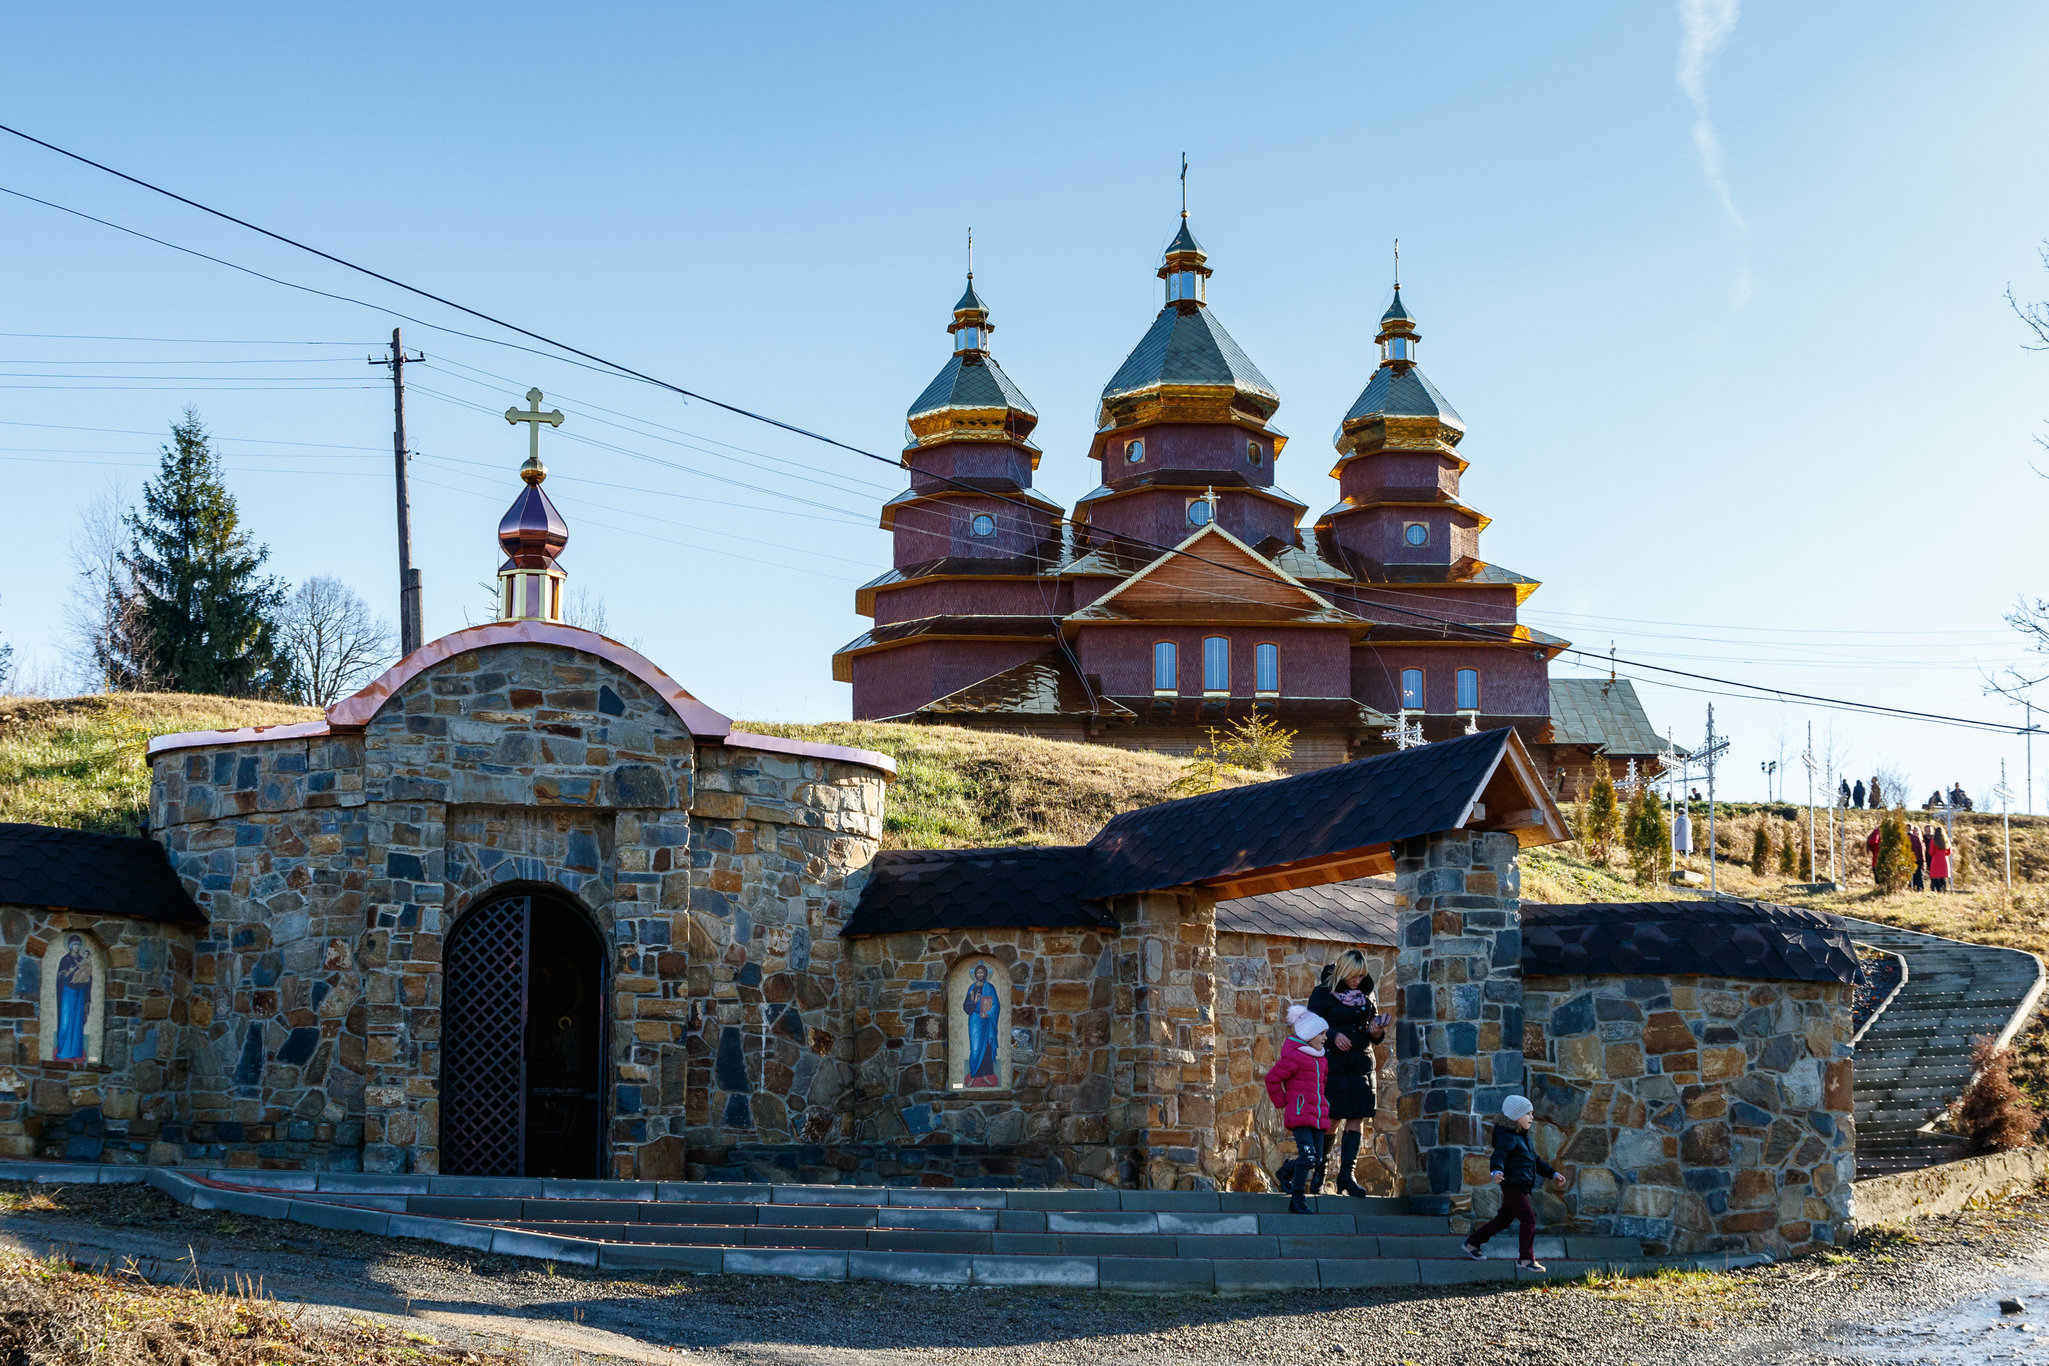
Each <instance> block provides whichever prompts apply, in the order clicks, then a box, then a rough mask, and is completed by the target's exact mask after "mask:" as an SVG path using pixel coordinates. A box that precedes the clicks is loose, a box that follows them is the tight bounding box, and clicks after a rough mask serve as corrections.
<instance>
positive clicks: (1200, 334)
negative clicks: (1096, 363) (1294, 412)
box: [1103, 304, 1281, 407]
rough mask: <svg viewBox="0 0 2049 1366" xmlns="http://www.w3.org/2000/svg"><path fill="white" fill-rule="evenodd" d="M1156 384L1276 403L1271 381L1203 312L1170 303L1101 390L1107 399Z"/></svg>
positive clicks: (1220, 325) (1210, 317)
mask: <svg viewBox="0 0 2049 1366" xmlns="http://www.w3.org/2000/svg"><path fill="white" fill-rule="evenodd" d="M1159 384H1203V385H1218V386H1222V385H1229V386H1230V387H1232V388H1234V389H1237V390H1238V391H1239V392H1240V393H1247V394H1254V395H1257V396H1259V397H1261V398H1264V399H1266V400H1267V401H1268V402H1269V403H1270V404H1272V405H1273V406H1274V407H1278V406H1280V401H1281V396H1280V395H1279V394H1278V393H1276V392H1275V390H1274V386H1273V381H1272V380H1270V379H1268V378H1267V377H1266V376H1265V375H1263V374H1261V373H1260V370H1259V367H1258V366H1256V365H1254V364H1253V363H1252V358H1251V357H1249V356H1247V355H1246V354H1245V352H1244V351H1243V350H1242V349H1240V347H1239V345H1238V343H1237V342H1236V341H1234V340H1232V338H1231V334H1230V333H1228V332H1226V331H1225V330H1224V325H1223V324H1222V323H1220V322H1218V321H1217V319H1216V315H1215V314H1214V313H1212V312H1211V311H1210V310H1209V309H1208V308H1190V309H1186V310H1183V309H1180V308H1176V307H1175V306H1173V305H1172V304H1169V305H1168V306H1167V307H1165V308H1163V309H1161V310H1160V314H1159V316H1158V317H1156V318H1154V319H1153V325H1152V326H1151V327H1150V328H1148V329H1146V334H1145V335H1144V336H1143V337H1141V338H1139V341H1138V345H1137V346H1135V347H1133V348H1132V349H1131V354H1130V355H1128V356H1126V357H1125V358H1124V364H1122V365H1120V366H1118V367H1117V373H1116V374H1114V375H1112V376H1110V382H1109V383H1108V384H1106V385H1104V386H1103V398H1104V399H1105V400H1106V401H1107V400H1109V399H1112V398H1116V397H1117V396H1118V395H1120V394H1132V393H1137V392H1139V391H1140V390H1143V389H1150V388H1152V387H1153V386H1154V385H1159Z"/></svg>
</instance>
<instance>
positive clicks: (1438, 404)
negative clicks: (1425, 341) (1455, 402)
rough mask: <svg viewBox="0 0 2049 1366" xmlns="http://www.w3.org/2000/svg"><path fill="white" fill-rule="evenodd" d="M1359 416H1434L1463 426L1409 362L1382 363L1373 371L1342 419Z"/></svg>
mask: <svg viewBox="0 0 2049 1366" xmlns="http://www.w3.org/2000/svg"><path fill="white" fill-rule="evenodd" d="M1362 417H1434V418H1436V419H1437V420H1438V421H1440V422H1444V423H1448V424H1450V425H1451V426H1454V427H1457V428H1460V429H1461V430H1463V429H1464V427H1465V425H1466V422H1465V419H1464V418H1462V417H1460V416H1459V415H1458V409H1456V408H1454V407H1452V406H1451V400H1450V399H1448V398H1446V397H1445V396H1444V395H1443V394H1442V393H1440V392H1439V391H1438V388H1437V386H1436V385H1434V384H1432V383H1431V382H1430V381H1429V380H1427V379H1425V378H1424V377H1423V372H1422V371H1421V370H1418V369H1417V368H1416V367H1415V366H1413V365H1383V366H1381V367H1380V368H1379V369H1378V370H1375V371H1374V372H1373V378H1371V379H1369V380H1367V381H1366V387H1365V388H1364V389H1361V390H1360V391H1359V397H1358V398H1357V399H1355V400H1353V402H1352V406H1351V408H1350V410H1349V411H1347V412H1346V413H1345V418H1344V420H1345V421H1346V422H1351V421H1353V420H1355V419H1357V418H1362Z"/></svg>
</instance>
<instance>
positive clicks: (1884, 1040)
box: [1848, 920, 2043, 1177]
mask: <svg viewBox="0 0 2049 1366" xmlns="http://www.w3.org/2000/svg"><path fill="white" fill-rule="evenodd" d="M1848 924H1849V926H1850V933H1851V935H1852V936H1853V937H1854V938H1855V939H1856V940H1857V941H1858V942H1859V943H1864V944H1870V945H1871V946H1873V947H1874V948H1879V949H1883V950H1885V951H1886V952H1888V953H1896V954H1898V955H1899V956H1900V957H1901V958H1903V959H1904V960H1905V961H1906V965H1907V976H1906V981H1905V982H1904V983H1902V984H1901V987H1900V990H1899V994H1898V995H1896V996H1894V997H1893V999H1892V1004H1890V1005H1888V1006H1887V1007H1886V1008H1885V1009H1884V1010H1883V1011H1882V1012H1880V1014H1879V1015H1878V1017H1877V1018H1876V1019H1874V1020H1873V1021H1872V1022H1871V1025H1870V1028H1869V1029H1868V1030H1867V1031H1866V1032H1865V1034H1864V1037H1863V1038H1861V1039H1859V1040H1858V1041H1857V1052H1856V1068H1855V1076H1856V1082H1855V1090H1854V1092H1853V1095H1852V1104H1853V1107H1854V1109H1855V1113H1856V1116H1857V1175H1858V1176H1860V1177H1864V1176H1883V1175H1885V1174H1887V1173H1889V1172H1898V1171H1907V1170H1911V1169H1913V1168H1916V1167H1925V1166H1928V1165H1930V1164H1932V1163H1936V1162H1943V1161H1947V1160H1949V1159H1950V1158H1953V1157H1959V1156H1962V1155H1963V1149H1962V1145H1961V1144H1960V1143H1959V1142H1958V1141H1956V1140H1954V1139H1951V1138H1948V1137H1946V1136H1944V1135H1940V1134H1929V1133H1923V1132H1921V1128H1922V1126H1923V1125H1925V1124H1927V1123H1928V1121H1929V1120H1931V1119H1933V1118H1935V1116H1937V1115H1938V1114H1940V1113H1941V1112H1942V1111H1943V1110H1944V1109H1946V1108H1947V1107H1948V1106H1949V1105H1950V1103H1951V1102H1953V1101H1954V1100H1956V1098H1957V1097H1958V1096H1960V1095H1962V1094H1963V1091H1964V1088H1965V1087H1966V1086H1968V1085H1969V1084H1970V1080H1971V1041H1972V1040H1973V1039H1975V1038H1977V1037H1978V1036H1980V1035H1986V1036H1990V1037H1992V1038H1995V1039H1998V1038H2011V1037H2012V1035H2013V1034H2015V1033H2017V1032H2018V1031H2019V1030H2020V1028H2021V1027H2022V1026H2023V1025H2025V1024H2026V1023H2027V1020H2028V1018H2029V1017H2030V1016H2031V1015H2032V1014H2033V1013H2034V1010H2035V1007H2036V1005H2037V1004H2038V1002H2039V999H2040V997H2041V994H2042V981H2043V974H2042V965H2041V963H2040V962H2038V961H2037V960H2036V958H2035V957H2034V955H2033V954H2028V953H2023V952H2021V951H2019V950H2017V949H2001V948H1994V947H1991V946H1989V945H1985V944H1966V943H1961V942H1959V941H1957V940H1954V939H1943V938H1939V937H1938V936H1936V935H1932V934H1918V933H1916V932H1914V931H1912V930H1901V929H1895V928H1893V927H1892V926H1890V925H1879V924H1875V923H1873V922H1871V921H1867V920H1850V921H1848Z"/></svg>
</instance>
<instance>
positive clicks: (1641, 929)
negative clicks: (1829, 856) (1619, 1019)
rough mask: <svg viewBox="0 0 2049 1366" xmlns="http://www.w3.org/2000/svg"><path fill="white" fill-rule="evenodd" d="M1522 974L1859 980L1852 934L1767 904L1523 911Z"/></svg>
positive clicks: (1636, 904)
mask: <svg viewBox="0 0 2049 1366" xmlns="http://www.w3.org/2000/svg"><path fill="white" fill-rule="evenodd" d="M1522 930H1523V958H1522V966H1523V972H1524V973H1525V974H1526V975H1529V976H1544V977H1587V976H1608V977H1665V976H1675V975H1676V976H1700V977H1747V978H1752V979H1758V980H1764V981H1783V982H1842V983H1850V982H1854V981H1856V980H1857V975H1858V966H1857V953H1856V950H1855V949H1854V948H1853V947H1852V946H1851V943H1850V930H1849V926H1847V925H1846V924H1844V923H1843V920H1842V918H1841V917H1840V916H1834V915H1830V914H1828V913H1827V912H1825V911H1808V910H1799V909H1795V908H1794V907H1790V906H1775V905H1772V904H1771V903H1770V902H1765V901H1738V900H1736V899H1734V898H1725V899H1717V900H1713V901H1627V902H1609V903H1601V904H1591V905H1542V904H1539V903H1535V902H1524V903H1523V908H1522Z"/></svg>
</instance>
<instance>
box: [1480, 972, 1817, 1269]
mask: <svg viewBox="0 0 2049 1366" xmlns="http://www.w3.org/2000/svg"><path fill="white" fill-rule="evenodd" d="M1848 992H1849V988H1847V987H1843V986H1838V985H1834V984H1827V985H1821V984H1813V983H1806V982H1755V981H1739V980H1728V979H1722V978H1712V977H1687V978H1665V977H1588V978H1580V977H1569V978H1568V977H1532V978H1530V979H1529V980H1528V981H1527V983H1526V984H1525V990H1524V1012H1525V1037H1524V1049H1525V1052H1526V1054H1527V1056H1528V1059H1529V1068H1530V1089H1529V1095H1530V1098H1531V1099H1532V1100H1533V1101H1534V1102H1535V1103H1536V1107H1537V1126H1536V1131H1535V1141H1536V1144H1537V1150H1538V1151H1539V1152H1540V1153H1543V1154H1544V1156H1545V1157H1546V1158H1547V1159H1548V1160H1549V1161H1551V1162H1553V1163H1554V1164H1556V1165H1558V1166H1559V1167H1561V1168H1562V1169H1564V1170H1565V1171H1566V1173H1567V1175H1568V1176H1569V1177H1570V1178H1572V1185H1571V1187H1570V1189H1569V1190H1568V1191H1566V1192H1565V1194H1564V1195H1563V1197H1562V1198H1561V1197H1560V1196H1558V1195H1556V1194H1555V1193H1552V1192H1550V1191H1548V1190H1547V1191H1543V1192H1540V1193H1539V1196H1538V1217H1539V1218H1541V1219H1543V1220H1544V1221H1545V1222H1547V1223H1554V1222H1567V1221H1569V1222H1570V1225H1571V1227H1574V1228H1578V1229H1583V1230H1592V1231H1597V1232H1601V1233H1613V1234H1618V1235H1625V1236H1630V1237H1636V1238H1641V1239H1643V1240H1644V1243H1645V1245H1646V1247H1648V1248H1651V1249H1653V1250H1655V1251H1670V1252H1675V1253H1676V1252H1697V1251H1721V1250H1728V1249H1758V1250H1763V1251H1769V1252H1774V1253H1780V1254H1785V1253H1791V1252H1800V1251H1804V1250H1808V1249H1811V1248H1814V1247H1818V1246H1826V1245H1828V1244H1830V1243H1832V1242H1834V1241H1835V1240H1836V1239H1837V1238H1838V1237H1840V1236H1842V1235H1843V1234H1844V1233H1845V1232H1847V1229H1848V1219H1849V1202H1850V1181H1851V1178H1852V1177H1853V1175H1854V1173H1855V1160H1856V1158H1855V1150H1856V1127H1855V1122H1854V1121H1853V1120H1852V1118H1851V1113H1850V1067H1851V1064H1850V1033H1851V1024H1850V1006H1849V999H1848ZM1480 1203H1481V1204H1482V1206H1483V1207H1482V1208H1481V1209H1479V1211H1478V1212H1480V1213H1485V1212H1487V1211H1486V1208H1485V1207H1484V1206H1485V1204H1486V1203H1487V1202H1485V1201H1483V1202H1480Z"/></svg>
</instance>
